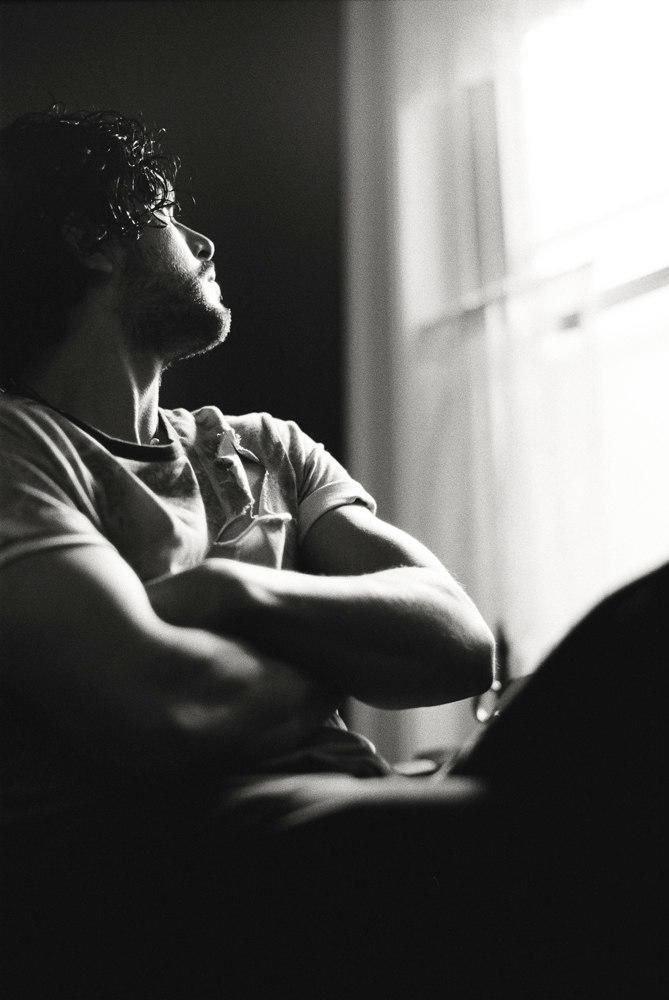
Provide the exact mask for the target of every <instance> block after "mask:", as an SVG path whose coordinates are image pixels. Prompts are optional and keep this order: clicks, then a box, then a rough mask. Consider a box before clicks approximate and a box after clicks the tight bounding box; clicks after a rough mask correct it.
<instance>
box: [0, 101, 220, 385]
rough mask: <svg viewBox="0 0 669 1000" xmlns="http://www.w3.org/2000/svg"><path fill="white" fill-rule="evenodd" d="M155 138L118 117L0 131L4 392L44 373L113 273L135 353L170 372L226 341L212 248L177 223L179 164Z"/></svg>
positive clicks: (97, 115) (33, 123)
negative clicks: (159, 361) (178, 361)
mask: <svg viewBox="0 0 669 1000" xmlns="http://www.w3.org/2000/svg"><path fill="white" fill-rule="evenodd" d="M159 135H160V134H159V133H156V132H154V131H151V130H149V129H148V128H146V127H145V126H144V125H143V124H142V123H141V122H138V121H136V120H133V119H130V118H126V117H123V116H122V115H119V114H117V113H115V112H109V111H100V112H72V113H66V112H65V110H64V109H63V108H62V106H59V105H55V106H54V107H53V108H51V109H49V110H48V111H45V112H38V113H34V114H27V115H23V116H21V117H20V118H18V119H17V120H16V121H14V122H13V123H12V124H11V125H9V126H7V127H5V128H4V129H2V131H0V178H1V182H2V190H1V194H0V295H1V296H2V320H3V334H2V338H1V339H0V370H1V373H2V377H3V380H7V379H12V378H13V379H17V380H19V381H20V379H21V378H22V376H23V375H24V373H25V372H26V371H29V370H30V369H31V368H32V367H34V366H39V365H40V364H42V363H44V362H45V361H48V359H49V357H50V356H51V355H52V353H53V351H54V349H55V348H57V346H58V345H59V343H61V342H62V341H63V340H64V339H65V338H66V337H67V334H68V329H69V326H68V324H69V321H70V318H71V316H72V313H73V310H74V309H75V308H76V307H77V306H78V305H79V304H80V303H81V302H82V301H84V300H85V298H86V296H87V295H89V294H90V293H91V291H92V290H94V289H95V288H96V287H98V288H100V287H102V286H104V285H105V284H107V283H109V281H110V280H111V278H110V273H111V271H112V269H113V270H114V272H115V273H114V281H115V282H116V287H117V289H118V293H119V294H118V313H119V316H120V319H121V322H122V324H123V328H124V331H125V333H126V336H127V337H128V338H129V339H130V340H131V341H132V343H133V345H134V346H135V347H138V348H145V349H146V350H147V351H149V352H151V353H153V354H156V355H157V356H159V357H161V358H164V360H165V362H167V363H169V361H171V360H174V359H175V358H177V357H184V356H187V355H189V354H193V353H199V352H200V351H203V350H207V349H208V348H210V347H212V346H214V345H215V344H216V343H219V342H220V341H221V340H222V339H224V337H225V335H226V333H227V331H228V327H229V313H228V311H227V309H225V307H224V306H223V305H222V303H221V301H220V291H219V289H218V286H217V285H216V284H215V282H213V280H211V279H212V278H213V266H212V265H211V258H212V256H213V251H214V247H213V244H212V243H211V241H210V240H208V239H207V238H206V237H204V236H200V235H199V234H197V233H194V232H193V231H192V230H190V229H188V228H187V227H185V226H183V225H182V224H181V223H180V222H178V221H177V220H176V219H175V211H176V210H177V208H178V206H177V203H176V199H175V195H174V186H173V185H174V179H175V176H176V172H177V169H178V161H177V160H176V159H175V158H174V157H170V156H167V155H166V154H165V153H164V152H163V150H162V148H161V146H160V142H159ZM111 262H113V268H112V263H111ZM208 279H209V280H208Z"/></svg>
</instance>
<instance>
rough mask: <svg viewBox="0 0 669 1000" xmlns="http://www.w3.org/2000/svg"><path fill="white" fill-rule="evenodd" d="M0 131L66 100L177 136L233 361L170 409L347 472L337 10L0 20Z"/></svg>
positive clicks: (113, 7)
mask: <svg viewBox="0 0 669 1000" xmlns="http://www.w3.org/2000/svg"><path fill="white" fill-rule="evenodd" d="M0 15H1V21H0V32H1V33H0V100H1V116H2V121H3V122H5V121H7V120H8V119H11V118H13V117H14V116H15V115H16V114H19V113H21V112H23V111H25V110H36V109H39V108H43V107H46V106H48V105H49V104H51V103H53V101H55V100H58V101H63V102H65V103H66V104H67V105H68V107H70V108H79V107H98V108H102V107H108V108H114V109H116V110H120V111H125V112H126V113H129V114H136V113H138V112H141V113H142V114H143V116H144V118H145V119H146V120H147V121H149V122H150V123H152V124H158V125H160V126H163V127H164V128H165V129H166V130H167V137H166V138H167V145H168V146H169V148H170V149H172V150H173V151H175V152H178V153H179V154H180V155H181V157H182V160H183V163H184V168H183V170H182V174H181V186H182V187H183V186H184V184H185V185H186V186H187V187H188V188H190V189H191V190H192V192H193V194H194V195H195V197H196V199H197V204H196V206H195V208H193V209H189V210H188V214H187V218H186V221H188V222H189V224H191V225H192V226H193V227H194V228H196V229H201V230H202V231H203V232H205V233H206V234H207V235H208V236H210V237H211V238H212V239H213V240H214V242H215V244H216V264H217V273H218V279H219V283H220V285H221V287H222V289H223V294H224V301H225V302H226V303H227V304H228V305H229V306H230V307H231V309H232V316H233V320H232V331H231V334H230V336H229V338H228V341H227V342H226V344H225V345H224V346H223V347H222V348H219V349H218V350H217V351H215V352H213V353H212V354H210V355H207V356H206V357H203V358H197V359H193V360H191V361H188V362H185V363H183V364H182V365H180V366H178V367H177V368H175V369H173V370H172V371H170V372H168V373H167V374H166V376H165V381H164V387H163V403H164V404H166V405H182V406H189V407H194V406H197V405H201V404H203V403H211V402H215V403H217V404H218V405H220V406H221V407H222V409H223V410H224V411H225V412H228V413H241V412H246V411H249V410H269V411H270V412H273V413H274V414H275V415H276V416H280V417H291V418H293V419H296V420H298V421H299V422H300V423H301V424H302V426H303V428H304V429H305V430H307V431H308V432H309V433H310V434H311V435H312V436H314V437H316V438H317V439H318V440H322V441H324V442H325V443H326V445H327V446H328V447H329V448H330V450H332V451H333V452H334V453H335V454H337V455H338V456H341V452H342V413H341V384H340V380H341V324H342V307H341V265H340V252H341V238H340V237H341V233H340V166H339V152H340V150H339V139H340V137H339V127H340V114H339V110H340V109H339V100H340V96H339V72H340V69H339V33H340V10H339V4H338V2H337V0H245V2H238V0H231V2H194V0H193V2H145V0H140V2H137V0H135V2H127V3H119V2H107V3H105V2H101V0H100V2H97V3H91V2H71V3H32V2H25V3H10V4H7V3H3V4H0Z"/></svg>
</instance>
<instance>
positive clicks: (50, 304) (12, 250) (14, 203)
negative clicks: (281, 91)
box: [0, 107, 493, 829]
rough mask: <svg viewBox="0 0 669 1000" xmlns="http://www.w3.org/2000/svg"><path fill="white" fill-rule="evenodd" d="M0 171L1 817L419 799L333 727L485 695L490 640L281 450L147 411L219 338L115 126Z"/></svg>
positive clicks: (147, 152) (367, 501)
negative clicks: (165, 375)
mask: <svg viewBox="0 0 669 1000" xmlns="http://www.w3.org/2000/svg"><path fill="white" fill-rule="evenodd" d="M1 157H2V175H3V194H2V226H1V236H0V239H1V240H2V250H1V261H0V271H1V273H2V282H3V288H2V301H3V310H4V313H5V316H4V332H3V342H2V347H1V352H2V354H1V360H2V372H3V384H4V390H5V391H4V393H3V396H2V400H1V402H0V428H1V431H2V443H1V446H0V463H1V464H2V470H1V473H0V475H1V477H2V507H1V516H2V528H1V535H0V580H1V583H2V629H3V645H4V658H5V664H4V672H3V691H4V694H5V700H4V705H5V709H4V714H5V716H6V719H5V720H4V721H5V734H6V741H7V748H6V749H7V752H6V754H5V769H6V772H7V773H6V776H5V783H4V784H5V810H6V814H7V815H8V817H9V818H10V819H13V820H15V821H18V822H21V821H23V820H25V818H26V817H28V816H30V817H39V816H48V815H60V816H62V815H64V814H68V815H72V814H73V813H75V814H76V812H77V810H79V811H81V810H82V809H83V810H87V809H88V810H90V809H94V808H96V807H98V806H99V805H101V804H104V803H109V800H110V797H111V798H114V800H115V801H118V802H120V801H124V802H127V801H130V802H133V803H134V805H133V808H137V807H138V803H141V802H144V803H146V801H147V797H148V799H149V800H150V801H151V802H152V803H155V801H156V799H155V797H154V793H155V796H157V797H159V798H160V799H161V801H165V800H170V798H172V799H173V800H178V801H180V802H181V803H183V802H184V796H192V797H194V798H195V797H200V798H199V801H201V797H202V796H204V799H205V801H210V800H211V798H210V797H211V796H215V797H216V800H217V802H218V808H219V810H222V814H223V815H227V816H228V817H229V828H230V829H232V828H233V827H234V825H235V823H237V824H238V825H239V826H240V828H246V826H247V825H248V824H250V823H252V822H257V818H258V817H259V816H262V817H265V816H271V817H277V816H279V817H280V816H285V815H286V814H287V815H290V814H292V813H293V812H294V810H295V809H296V808H297V807H298V806H305V805H307V806H309V805H313V804H314V803H320V804H321V806H323V803H325V804H326V806H327V803H331V802H332V801H333V800H335V799H336V797H337V796H338V795H339V796H340V797H342V796H343V797H344V798H346V797H348V798H350V797H351V796H354V797H355V796H357V795H361V796H363V797H364V796H365V795H372V794H377V793H378V791H379V788H381V789H382V791H381V794H386V795H388V794H390V795H391V796H392V795H396V796H397V797H398V800H402V797H403V796H404V797H407V796H409V797H412V796H413V797H416V796H419V797H420V796H421V795H423V796H424V797H427V798H430V796H432V797H435V796H436V797H438V795H439V792H438V791H437V790H435V789H433V790H432V791H428V790H427V789H426V787H423V788H422V789H419V787H418V785H417V784H416V782H414V783H413V784H412V783H411V780H410V779H404V778H401V777H399V776H397V775H393V773H392V768H391V767H390V766H389V765H388V764H387V763H386V762H385V761H384V760H383V759H382V758H381V757H380V756H379V755H378V754H377V753H376V752H375V750H374V748H373V747H372V745H371V744H370V743H369V742H368V741H367V740H366V739H365V738H364V737H361V736H358V735H356V734H354V733H350V732H348V730H347V729H346V727H345V726H344V724H343V722H342V721H341V719H340V717H339V715H338V713H337V706H338V705H339V704H340V703H341V701H342V700H343V699H345V698H346V697H348V696H355V697H357V698H359V699H362V700H363V701H365V702H367V703H369V704H372V705H376V706H381V707H385V708H408V707H413V706H418V705H433V704H438V703H442V702H447V701H453V700H457V699H462V698H466V697H469V696H471V695H475V694H477V693H480V692H482V691H484V690H486V689H487V688H488V687H489V685H490V683H491V680H492V671H493V641H492V638H491V634H490V631H489V629H488V628H487V626H486V625H485V623H484V622H483V620H482V618H481V616H480V614H479V613H478V611H477V610H476V608H475V607H474V605H473V603H472V602H471V600H470V599H469V598H468V597H467V595H466V594H465V593H464V591H463V590H462V588H461V587H459V586H458V584H457V583H456V582H455V581H454V580H453V578H452V577H451V576H450V575H449V573H448V572H447V571H446V569H445V568H444V567H443V566H442V565H441V563H440V562H439V561H438V560H437V559H436V558H435V556H434V555H432V554H431V553H430V552H429V551H427V550H426V549H425V548H424V547H423V546H422V545H421V544H420V543H418V542H417V541H416V540H414V539H413V538H411V537H410V536H408V535H407V534H405V533H404V532H402V531H399V530H398V529H396V528H394V527H392V526H390V525H388V524H386V523H384V522H383V521H381V520H380V519H378V518H377V517H376V516H375V507H374V501H373V499H372V498H371V497H370V496H369V495H368V494H367V492H366V491H365V490H364V488H363V487H362V486H360V485H359V484H358V483H356V482H355V481H353V480H352V479H351V478H350V476H348V474H347V473H346V471H345V470H344V469H343V468H342V467H341V465H339V463H338V462H336V461H335V460H334V459H333V458H332V457H331V456H330V455H328V454H327V453H326V452H325V451H324V449H323V448H322V447H321V446H320V445H317V444H315V443H314V442H313V441H312V440H311V439H310V438H309V437H308V436H307V435H306V434H305V433H303V432H302V431H301V430H300V429H299V428H298V427H297V426H296V425H295V424H293V423H290V422H283V421H280V420H276V419H273V418H272V417H270V416H268V415H266V414H250V415H247V416H244V417H224V416H223V414H222V413H221V411H220V410H219V409H218V408H217V407H216V406H207V407H203V408H202V409H200V410H198V411H196V412H195V413H190V412H187V411H185V410H171V411H168V410H165V409H162V408H161V407H160V406H159V387H160V378H161V373H162V371H163V370H164V369H165V367H166V366H168V365H171V364H173V363H174V362H176V361H178V360H180V359H182V358H185V357H188V356H190V355H193V354H197V353H201V352H204V351H208V350H211V349H212V348H214V347H216V346H218V345H219V344H221V343H222V342H223V341H224V340H225V337H226V336H227V333H228V331H229V328H230V313H229V310H228V309H227V308H226V307H225V306H224V305H223V303H222V300H221V291H220V288H219V285H218V284H217V282H216V274H215V270H214V245H213V243H212V242H211V240H210V239H208V238H207V237H206V236H203V235H201V234H199V233H197V232H194V231H193V230H191V229H190V228H188V226H187V225H186V224H185V222H183V221H181V219H180V216H179V213H178V203H177V201H176V195H175V190H174V180H175V173H176V164H175V162H174V161H172V160H170V159H168V158H167V157H165V155H164V154H163V152H162V150H161V149H160V146H159V143H158V140H157V137H156V136H155V135H154V134H151V133H149V132H148V131H147V130H146V129H145V128H144V127H143V126H142V125H141V124H140V123H138V122H135V121H132V120H129V119H127V118H124V117H122V116H120V115H117V114H115V113H107V112H104V113H76V114H68V113H66V112H65V111H64V110H63V108H61V107H54V108H53V109H51V110H50V111H47V112H45V113H39V114H32V115H25V116H23V117H21V118H19V119H18V120H17V121H15V122H14V123H13V124H11V125H10V126H8V127H7V128H5V129H4V130H3V132H2V138H1ZM308 772H315V773H316V774H318V775H319V778H318V780H317V781H316V780H314V779H311V780H309V779H307V778H303V779H302V780H300V779H296V778H295V776H299V775H302V776H304V775H306V774H308ZM271 775H274V776H275V777H274V778H273V779H272V778H268V776H271ZM279 775H283V776H284V777H283V778H280V777H278V776H279ZM323 775H330V776H331V777H330V778H329V779H328V778H327V777H323ZM285 776H293V777H292V778H291V779H290V781H292V784H290V783H289V786H287V785H286V778H285ZM287 788H288V789H289V794H286V792H287ZM409 788H410V789H411V790H410V791H409ZM368 790H369V791H368ZM384 790H385V791H384ZM126 797H129V799H128V798H126ZM262 822H266V819H264V818H263V820H262Z"/></svg>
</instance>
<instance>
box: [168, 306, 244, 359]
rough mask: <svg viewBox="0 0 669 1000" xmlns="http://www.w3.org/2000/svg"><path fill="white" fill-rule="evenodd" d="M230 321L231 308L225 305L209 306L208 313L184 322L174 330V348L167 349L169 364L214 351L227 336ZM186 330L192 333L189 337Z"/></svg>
mask: <svg viewBox="0 0 669 1000" xmlns="http://www.w3.org/2000/svg"><path fill="white" fill-rule="evenodd" d="M230 322H231V317H230V310H229V309H227V308H226V307H225V306H223V305H219V306H217V307H215V308H212V307H211V306H209V307H208V308H207V309H206V315H202V314H200V315H199V316H198V317H197V319H196V318H195V317H192V318H191V322H190V323H189V322H188V321H186V322H184V323H183V324H182V325H180V328H179V330H178V331H177V330H175V331H174V338H173V346H172V349H171V350H170V349H169V348H168V351H167V353H168V357H167V359H166V362H167V365H168V366H169V365H171V364H173V363H174V362H175V361H184V360H185V359H186V358H194V357H197V356H198V355H199V354H207V353H208V352H209V351H213V350H214V348H216V347H218V346H219V345H220V344H222V343H223V342H224V341H225V339H226V338H227V336H228V333H229V332H230ZM186 330H188V332H189V334H190V336H189V337H185V336H184V332H185V331H186ZM167 346H168V345H165V347H167Z"/></svg>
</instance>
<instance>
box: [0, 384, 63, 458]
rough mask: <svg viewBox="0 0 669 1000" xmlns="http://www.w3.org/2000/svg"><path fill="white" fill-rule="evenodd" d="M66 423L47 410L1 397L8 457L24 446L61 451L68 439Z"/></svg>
mask: <svg viewBox="0 0 669 1000" xmlns="http://www.w3.org/2000/svg"><path fill="white" fill-rule="evenodd" d="M64 423H65V422H64V421H63V420H62V419H60V417H59V415H58V414H57V413H55V412H53V411H52V410H50V409H49V408H48V407H46V406H44V405H42V404H41V403H38V402H36V401H34V400H31V399H26V398H24V397H22V396H12V395H9V394H8V393H4V392H2V393H0V437H1V439H2V448H1V449H0V452H2V454H6V452H7V450H8V449H11V448H15V447H19V446H20V445H21V444H23V445H25V446H29V447H35V446H37V445H39V446H41V447H44V448H46V449H47V450H48V451H51V452H53V451H57V450H62V448H63V447H64V446H66V445H67V444H68V441H69V438H68V434H67V428H66V427H65V426H64Z"/></svg>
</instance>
